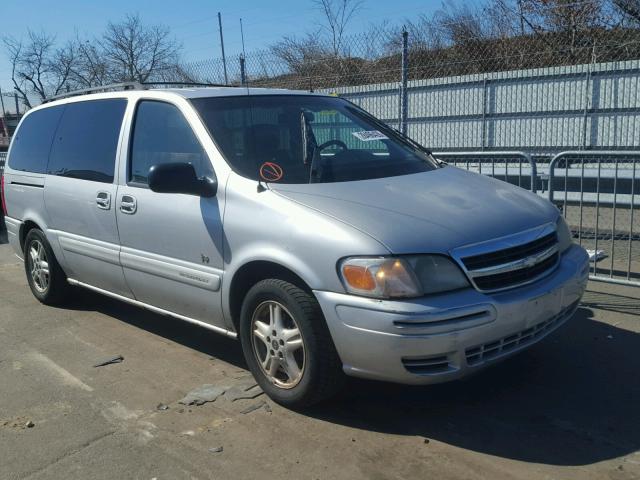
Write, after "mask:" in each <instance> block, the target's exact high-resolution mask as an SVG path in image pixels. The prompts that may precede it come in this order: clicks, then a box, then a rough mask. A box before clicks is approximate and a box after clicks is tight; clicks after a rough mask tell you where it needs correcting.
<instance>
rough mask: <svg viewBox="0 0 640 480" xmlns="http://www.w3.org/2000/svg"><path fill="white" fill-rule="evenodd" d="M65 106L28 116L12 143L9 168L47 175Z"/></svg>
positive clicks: (44, 109) (43, 110)
mask: <svg viewBox="0 0 640 480" xmlns="http://www.w3.org/2000/svg"><path fill="white" fill-rule="evenodd" d="M64 108H65V107H64V105H61V106H57V107H48V108H43V109H42V110H36V111H35V112H32V113H30V114H28V115H27V116H26V117H25V118H24V120H23V121H22V124H21V125H20V128H18V131H17V132H16V135H15V136H14V138H13V142H12V143H11V156H10V157H9V166H10V167H11V168H12V169H14V170H18V171H21V172H33V173H45V171H46V170H47V160H48V158H49V151H50V150H51V143H52V142H53V135H54V134H55V132H56V128H57V127H58V122H60V117H61V116H62V113H63V112H64Z"/></svg>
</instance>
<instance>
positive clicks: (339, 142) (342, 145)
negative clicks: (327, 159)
mask: <svg viewBox="0 0 640 480" xmlns="http://www.w3.org/2000/svg"><path fill="white" fill-rule="evenodd" d="M331 145H337V146H339V147H340V148H342V149H343V150H349V147H347V144H346V143H344V142H343V141H342V140H329V141H328V142H324V143H323V144H322V145H318V151H320V150H324V149H325V148H327V147H330V146H331Z"/></svg>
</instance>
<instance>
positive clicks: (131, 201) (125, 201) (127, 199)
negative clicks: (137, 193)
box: [120, 195, 138, 215]
mask: <svg viewBox="0 0 640 480" xmlns="http://www.w3.org/2000/svg"><path fill="white" fill-rule="evenodd" d="M137 209H138V202H137V201H136V199H135V197H132V196H131V195H123V196H122V198H121V199H120V211H121V212H122V213H126V214H127V215H133V214H134V213H136V210H137Z"/></svg>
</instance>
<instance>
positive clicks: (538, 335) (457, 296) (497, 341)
mask: <svg viewBox="0 0 640 480" xmlns="http://www.w3.org/2000/svg"><path fill="white" fill-rule="evenodd" d="M588 275H589V268H588V256H587V253H586V252H585V250H584V249H583V248H582V247H579V246H577V245H574V246H572V247H571V248H570V249H569V250H567V251H566V252H565V253H564V254H563V255H562V258H561V260H560V263H559V265H558V267H557V268H556V269H555V270H554V271H553V272H552V273H551V274H550V275H549V276H547V277H545V278H544V279H542V280H540V281H538V282H536V283H533V284H531V285H527V286H524V287H520V288H516V289H513V290H509V291H505V292H500V293H493V294H484V293H480V292H478V291H476V290H474V289H466V290H461V291H458V292H452V293H448V294H444V295H436V296H431V297H424V298H419V299H410V300H374V299H368V298H363V297H357V296H353V295H345V294H340V293H333V292H325V291H315V292H314V293H315V295H316V297H317V299H318V302H319V303H320V306H321V308H322V311H323V313H324V316H325V318H326V320H327V324H328V326H329V331H330V332H331V336H332V337H333V341H334V344H335V346H336V349H337V351H338V354H339V356H340V358H341V360H342V363H343V368H344V371H345V373H347V374H349V375H353V376H358V377H365V378H372V379H378V380H386V381H391V382H398V383H407V384H429V383H438V382H444V381H449V380H453V379H456V378H460V377H463V376H465V375H468V374H470V373H472V372H474V371H476V370H478V369H480V368H482V367H484V366H486V365H488V364H490V363H492V362H494V361H497V360H499V359H502V358H505V357H507V356H509V355H512V354H514V353H516V352H518V351H520V350H522V349H525V348H527V347H528V346H530V345H532V344H534V343H536V342H537V341H539V340H540V339H542V338H544V337H545V336H546V335H547V334H549V333H550V332H552V331H553V330H555V329H556V328H558V327H559V326H560V325H562V324H563V323H564V322H565V321H567V320H568V319H569V318H570V317H571V316H572V315H573V313H574V312H575V310H576V308H577V307H578V304H579V302H580V299H581V298H582V295H583V293H584V290H585V288H586V285H587V280H588Z"/></svg>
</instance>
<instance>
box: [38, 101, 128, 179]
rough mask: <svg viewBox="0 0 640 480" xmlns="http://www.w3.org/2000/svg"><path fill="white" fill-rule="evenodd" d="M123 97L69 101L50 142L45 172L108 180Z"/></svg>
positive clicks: (111, 174) (113, 167) (111, 169)
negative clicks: (50, 147)
mask: <svg viewBox="0 0 640 480" xmlns="http://www.w3.org/2000/svg"><path fill="white" fill-rule="evenodd" d="M126 106H127V101H126V100H125V99H109V100H92V101H87V102H78V103H70V104H68V105H67V108H66V109H65V111H64V114H63V115H62V119H61V120H60V126H59V127H58V130H57V132H56V135H55V139H54V141H53V147H52V149H51V156H50V158H49V168H48V173H49V174H50V175H59V176H64V177H72V178H79V179H82V180H90V181H93V182H103V183H112V182H113V174H114V170H115V163H116V150H117V147H118V138H119V137H120V127H121V126H122V118H123V117H124V111H125V108H126Z"/></svg>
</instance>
